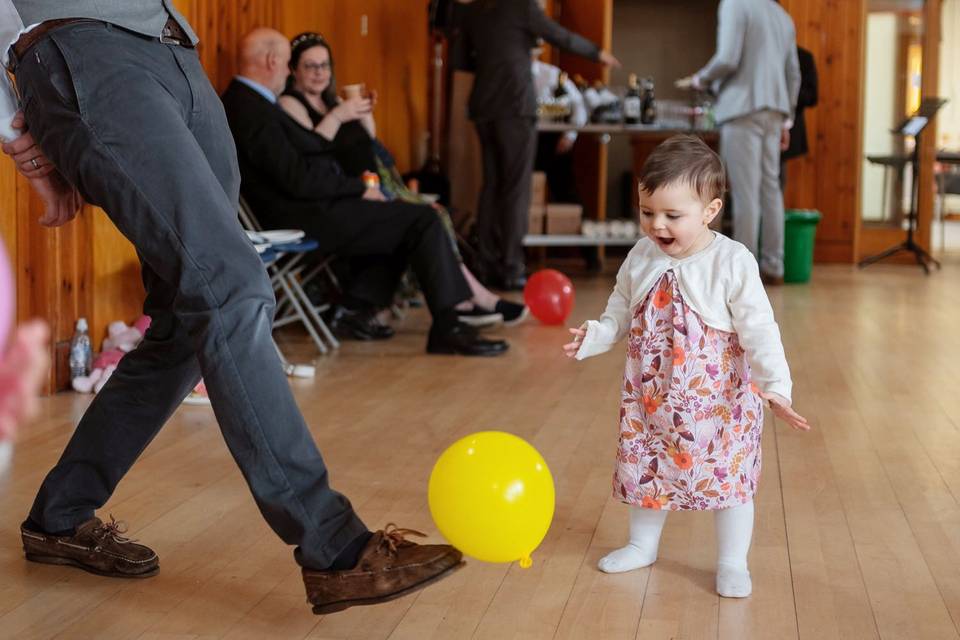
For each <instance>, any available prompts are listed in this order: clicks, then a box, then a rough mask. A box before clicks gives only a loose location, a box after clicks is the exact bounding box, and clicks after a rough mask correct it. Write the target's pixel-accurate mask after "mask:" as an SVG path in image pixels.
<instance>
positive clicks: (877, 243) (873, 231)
mask: <svg viewBox="0 0 960 640" xmlns="http://www.w3.org/2000/svg"><path fill="white" fill-rule="evenodd" d="M941 7H942V0H924V4H923V67H922V73H921V80H920V94H921V96H922V97H924V98H926V97H931V96H936V95H937V93H938V91H939V77H940V30H941ZM863 20H864V22H863V24H864V27H863V30H864V35H865V37H864V44H866V20H867V11H866V7H864V15H863ZM863 58H864V60H863V66H864V68H865V67H866V55H864V56H863ZM860 77H861V82H862V79H863V70H861V76H860ZM862 117H863V116H862V115H861V119H862ZM936 145H937V121H936V120H934V122H933V123H932V124H931V125H930V127H929V128H928V129H927V130H926V131H924V133H923V136H921V138H920V170H919V172H918V173H919V179H918V181H917V185H918V186H917V189H918V206H917V230H916V241H917V244H918V245H920V246H921V247H923V248H924V249H926V250H927V251H930V238H931V231H932V223H933V208H934V204H935V201H936V182H935V180H934V173H933V171H934V163H935V160H936V155H937V146H936ZM859 146H860V156H861V157H863V135H862V134H861V136H860V140H859ZM862 207H863V202H862V198H860V197H858V198H857V226H858V228H859V233H858V234H857V241H856V255H857V259H858V260H860V259H863V258H865V257H867V256H870V255H874V254H876V253H879V252H880V251H883V250H884V249H887V248H889V247H891V246H893V245H895V244H897V243H898V242H902V241H903V240H904V239H905V233H906V232H905V231H903V230H901V229H899V228H897V227H888V226H877V225H871V224H866V223H864V221H863V211H862ZM889 262H895V263H902V264H912V263H914V262H915V259H914V257H913V256H912V255H910V254H906V253H903V254H899V255H897V256H895V257H893V258H890V259H889Z"/></svg>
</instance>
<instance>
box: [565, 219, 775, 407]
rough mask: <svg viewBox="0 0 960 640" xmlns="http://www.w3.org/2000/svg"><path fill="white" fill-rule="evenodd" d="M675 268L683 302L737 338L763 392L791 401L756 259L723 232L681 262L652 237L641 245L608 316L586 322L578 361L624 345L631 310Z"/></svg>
mask: <svg viewBox="0 0 960 640" xmlns="http://www.w3.org/2000/svg"><path fill="white" fill-rule="evenodd" d="M671 269H672V270H673V272H674V274H675V275H676V278H677V284H678V285H679V287H680V294H681V295H682V296H683V300H684V302H685V303H686V304H687V306H689V307H690V309H692V310H693V311H694V312H696V313H697V314H698V315H699V316H700V318H701V320H703V322H704V323H705V324H706V325H708V326H710V327H713V328H714V329H718V330H720V331H728V332H732V333H736V334H737V336H738V338H739V340H740V345H741V346H742V347H743V349H744V351H745V352H746V355H747V362H749V364H750V368H751V370H752V375H753V377H752V380H753V382H754V383H755V384H756V385H757V386H758V387H759V388H760V389H761V390H762V391H765V392H768V393H777V394H780V395H781V396H783V397H784V398H787V399H788V400H790V399H791V391H792V388H793V383H792V381H791V380H790V368H789V367H788V366H787V360H786V357H785V356H784V353H783V343H782V342H781V341H780V329H779V328H778V327H777V323H776V321H775V320H774V318H773V309H772V308H771V307H770V301H769V300H768V299H767V294H766V292H765V291H764V289H763V283H762V282H761V281H760V271H759V269H758V267H757V261H756V259H755V258H754V257H753V255H752V254H751V253H750V251H749V250H747V248H746V247H745V246H743V245H742V244H740V243H739V242H735V241H733V240H731V239H729V238H727V237H726V236H723V235H720V234H714V239H713V241H711V243H710V244H709V245H708V246H707V247H706V248H705V249H703V250H701V251H699V252H697V253H695V254H694V255H692V256H688V257H686V258H682V259H680V260H674V259H673V258H671V257H670V256H668V255H667V254H665V253H664V252H663V251H661V250H660V249H659V248H658V247H657V246H656V245H655V244H654V243H653V241H652V240H650V239H649V238H643V239H642V240H640V241H639V242H637V244H636V245H635V246H634V247H633V249H631V250H630V253H629V254H628V255H627V258H626V260H624V262H623V265H622V266H621V267H620V271H619V273H617V283H616V285H615V286H614V288H613V293H612V294H611V295H610V299H609V300H608V301H607V308H606V310H605V311H604V312H603V315H602V316H600V319H599V320H589V321H587V323H586V329H587V335H586V336H585V337H584V339H583V343H582V344H581V345H580V349H579V351H577V360H583V359H584V358H589V357H590V356H595V355H598V354H601V353H605V352H606V351H609V350H610V348H611V347H613V345H614V344H616V343H617V342H619V341H620V340H621V339H622V338H623V337H624V336H625V335H626V334H627V332H628V331H629V330H630V322H631V319H632V317H633V311H632V310H633V309H634V308H635V306H636V305H638V304H640V303H641V302H643V299H644V298H645V297H646V295H647V293H649V291H650V289H651V288H652V287H653V285H655V284H656V283H657V281H658V280H659V279H660V277H661V276H663V274H664V273H666V272H667V271H669V270H671Z"/></svg>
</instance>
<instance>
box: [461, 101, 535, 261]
mask: <svg viewBox="0 0 960 640" xmlns="http://www.w3.org/2000/svg"><path fill="white" fill-rule="evenodd" d="M474 124H475V125H476V127H477V135H478V136H479V138H480V147H481V151H482V154H483V186H482V187H481V189H480V201H479V203H478V204H477V236H478V238H479V242H480V247H479V249H480V259H481V262H482V270H485V271H487V272H488V273H489V274H492V275H499V276H503V277H508V278H512V277H517V276H521V275H523V274H524V272H525V269H526V267H525V265H524V258H523V237H524V236H525V235H526V234H527V229H528V228H529V225H530V214H529V210H530V178H531V174H532V173H533V159H534V154H535V153H536V149H537V128H536V122H535V120H533V119H532V118H506V119H501V120H478V121H476V122H475V123H474Z"/></svg>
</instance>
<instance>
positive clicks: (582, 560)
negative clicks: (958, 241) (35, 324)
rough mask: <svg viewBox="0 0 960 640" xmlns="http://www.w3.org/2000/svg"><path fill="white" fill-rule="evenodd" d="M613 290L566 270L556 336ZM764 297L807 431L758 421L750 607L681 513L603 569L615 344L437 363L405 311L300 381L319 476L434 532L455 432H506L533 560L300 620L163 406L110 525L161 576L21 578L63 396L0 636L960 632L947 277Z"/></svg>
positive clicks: (324, 638) (843, 276)
mask: <svg viewBox="0 0 960 640" xmlns="http://www.w3.org/2000/svg"><path fill="white" fill-rule="evenodd" d="M611 283H612V277H611V276H609V275H608V276H601V277H593V278H581V279H578V280H577V281H576V286H577V307H576V309H575V311H574V316H573V318H572V319H571V322H579V321H580V320H582V319H584V318H587V317H595V316H596V315H597V314H598V313H599V311H600V310H601V309H602V306H603V303H604V301H605V300H606V296H607V294H608V291H609V287H610V286H611ZM771 300H772V302H773V304H774V307H775V310H776V312H777V316H778V320H779V322H780V326H781V330H782V332H783V335H784V342H785V345H786V348H787V353H788V357H789V359H790V363H791V367H792V369H793V375H794V382H795V402H796V405H797V407H798V408H799V409H800V411H801V412H802V413H804V414H805V415H806V416H807V417H808V418H810V419H811V422H812V424H813V427H814V429H813V431H811V432H810V433H808V434H801V433H795V432H792V431H790V430H789V429H788V428H786V427H785V426H784V425H782V424H775V423H774V421H772V420H771V419H770V418H768V420H767V424H766V428H765V433H764V440H763V446H764V452H765V455H764V470H763V476H762V479H761V483H760V491H759V495H758V497H757V521H756V530H755V534H754V543H753V548H752V551H751V556H750V560H751V570H752V573H753V578H754V595H753V596H752V597H751V598H749V599H747V600H740V601H737V600H725V599H720V598H718V597H717V596H716V595H715V593H714V591H713V579H714V576H713V563H714V554H715V543H714V539H713V536H714V531H713V519H712V515H711V514H709V513H700V514H673V515H671V516H670V518H668V521H667V526H666V530H665V532H664V536H663V541H662V544H661V550H660V559H659V560H658V562H657V563H656V564H655V565H654V566H653V567H651V568H648V569H643V570H640V571H635V572H632V573H627V574H621V575H616V576H608V575H605V574H602V573H600V572H598V571H597V570H596V568H595V566H596V562H597V560H598V559H599V558H600V557H601V556H602V555H603V554H605V553H606V552H608V551H609V550H611V549H612V548H614V547H616V546H619V545H621V544H622V543H623V542H624V539H625V528H626V508H625V507H624V506H623V505H621V504H620V503H618V502H617V501H615V500H614V499H612V498H611V497H610V475H611V471H612V464H613V452H614V449H615V445H616V433H617V431H616V425H615V420H616V415H617V409H618V405H617V399H618V388H619V382H620V376H621V372H622V367H623V352H622V350H616V351H614V352H612V353H609V354H607V355H604V356H601V357H598V358H594V359H591V360H588V361H586V362H583V363H574V362H570V361H567V360H565V359H564V358H563V356H562V354H561V352H560V345H561V344H562V342H563V341H564V338H565V329H563V328H548V327H542V326H539V325H538V324H537V323H535V322H530V323H528V324H526V325H524V326H521V327H518V328H515V329H507V330H503V331H501V332H500V333H501V334H502V335H504V336H506V337H508V338H509V339H510V340H511V343H512V349H511V351H510V353H509V355H508V356H506V357H503V358H497V359H490V360H480V361H476V360H470V359H464V358H448V357H430V356H426V355H425V354H424V353H423V342H424V339H425V336H424V331H425V327H426V322H427V320H426V316H425V314H424V312H423V311H419V310H418V311H413V312H411V313H410V315H409V316H408V317H407V318H406V319H404V320H403V321H402V322H401V323H400V325H399V333H398V336H397V338H395V339H394V340H392V341H390V342H388V343H383V344H357V343H348V344H346V345H345V346H344V347H343V349H341V351H340V352H339V353H338V354H336V355H334V356H332V357H327V358H321V359H319V360H318V361H317V365H318V375H317V377H316V379H314V380H294V381H291V384H292V385H293V388H294V390H295V393H296V396H297V398H298V400H299V402H300V404H301V406H302V408H303V411H304V413H305V415H306V416H307V419H308V422H309V423H310V424H311V425H312V429H313V433H314V436H315V437H316V439H317V441H318V443H319V445H320V448H321V450H322V451H323V453H324V456H325V458H326V460H327V462H328V464H329V466H330V468H331V473H332V481H333V484H334V486H335V487H336V488H338V489H339V490H341V491H343V492H344V493H346V494H347V495H348V496H349V497H350V498H351V500H352V501H353V503H354V505H355V507H356V509H357V510H358V512H359V513H360V515H361V517H362V518H363V519H364V520H365V521H366V522H367V523H368V524H369V525H370V526H372V527H380V526H383V525H384V524H386V523H387V522H397V523H400V524H401V526H405V527H412V528H415V529H421V530H424V531H427V532H429V533H430V534H431V539H432V540H435V541H439V540H440V538H439V536H438V535H437V533H436V529H435V528H434V526H433V524H432V522H431V520H430V516H429V512H428V509H427V501H426V485H427V478H428V476H429V473H430V469H431V466H432V463H433V461H434V460H435V459H436V457H437V456H438V455H439V454H440V452H441V451H442V450H443V449H444V448H445V447H446V446H447V445H448V444H449V443H451V442H453V441H454V440H455V439H457V438H458V437H460V436H463V435H465V434H468V433H471V432H473V431H478V430H482V429H504V430H508V431H512V432H514V433H516V434H518V435H520V436H522V437H524V438H526V439H527V440H529V441H530V442H531V443H532V444H533V445H534V446H536V447H537V448H538V449H539V450H540V452H541V453H542V454H543V455H544V457H545V458H546V460H547V462H548V464H549V465H550V467H551V469H552V471H553V474H554V477H555V480H556V483H557V510H556V517H555V520H554V523H553V527H552V529H551V531H550V533H549V535H548V536H547V539H546V540H545V541H544V543H543V545H542V547H541V548H540V549H539V550H538V551H537V552H536V553H535V555H534V566H533V567H532V568H531V569H528V570H522V569H520V568H519V567H518V566H516V565H489V564H483V563H480V562H476V561H472V562H470V563H469V564H468V566H467V567H466V568H465V569H464V570H462V571H460V572H458V573H457V574H455V575H454V576H453V577H451V578H449V579H447V580H445V581H442V582H440V583H438V584H437V585H435V586H433V587H431V588H429V589H426V590H424V591H422V592H420V593H418V594H416V595H412V596H408V597H406V598H403V599H400V600H397V601H394V602H392V603H388V604H384V605H380V606H377V607H366V608H359V609H352V610H349V611H346V612H343V613H339V614H335V615H329V616H325V617H317V616H314V615H312V614H311V613H310V610H309V608H308V607H307V606H306V605H305V603H304V594H303V585H302V583H301V582H300V578H299V571H298V568H297V567H296V566H295V565H294V563H293V561H292V559H291V555H290V551H289V549H288V548H286V547H285V546H284V545H283V544H282V543H281V542H280V540H278V539H277V538H276V537H275V536H274V535H273V534H272V532H271V531H270V530H269V529H268V528H267V526H266V525H265V524H264V522H263V521H262V519H261V518H260V516H259V513H258V512H257V510H256V508H255V506H254V504H253V501H252V500H251V499H250V497H249V495H248V493H247V489H246V486H245V484H244V482H243V480H242V478H241V476H240V474H239V472H238V471H237V469H236V467H235V466H234V464H233V462H232V459H231V458H230V456H229V454H228V453H227V450H226V447H225V446H224V445H223V442H222V440H221V437H220V433H219V430H218V428H217V425H216V423H215V422H214V420H213V418H212V412H211V411H210V410H209V408H205V407H183V408H181V409H180V410H178V411H177V413H176V414H175V416H174V418H173V419H172V420H171V421H170V424H169V425H167V427H166V428H165V429H164V431H163V432H162V433H161V434H160V436H159V437H158V438H157V439H156V441H155V442H154V443H153V444H152V445H151V446H150V447H149V448H148V449H147V451H146V452H145V453H144V455H143V458H142V459H141V460H140V461H139V462H138V464H137V465H136V466H135V467H134V469H133V470H132V471H131V473H130V474H129V476H128V477H127V478H126V479H125V480H124V481H123V482H122V483H121V485H120V487H119V489H118V490H117V493H116V495H115V496H114V497H113V498H112V499H111V501H110V503H109V504H108V505H107V506H106V507H105V508H104V509H103V511H102V515H104V516H105V515H106V514H110V513H112V514H114V515H116V516H117V517H118V518H121V519H124V520H127V521H128V522H129V523H130V524H131V527H132V535H134V536H135V537H136V538H139V539H140V540H142V541H144V542H146V543H148V544H150V545H151V546H153V547H154V548H155V549H156V550H157V551H158V553H159V554H160V556H161V559H162V571H161V573H160V574H159V576H157V577H156V578H152V579H149V580H143V581H123V580H115V579H107V578H100V577H96V576H93V575H88V574H86V573H83V572H80V571H76V570H71V569H67V568H59V567H52V566H43V565H35V564H30V563H27V562H25V561H24V560H23V558H22V554H21V549H20V544H19V536H18V525H19V523H20V521H21V519H22V517H23V515H24V514H25V513H26V511H27V510H28V508H29V505H30V502H31V500H32V499H33V495H34V492H35V491H36V489H37V486H38V485H39V482H40V480H41V479H42V477H43V475H44V474H45V473H46V471H47V470H48V468H49V467H50V465H51V464H53V463H54V462H55V460H56V459H57V457H58V456H59V454H60V451H61V450H62V447H63V446H64V444H65V443H66V441H67V439H68V438H69V436H70V433H71V430H72V428H73V425H74V424H75V423H76V421H77V419H78V418H79V416H80V415H81V413H82V411H83V409H84V407H85V405H86V402H87V399H86V398H84V397H82V396H77V395H74V394H62V395H59V396H56V397H53V398H50V399H47V400H44V402H43V415H42V417H41V419H39V420H38V421H37V422H35V423H34V424H32V425H29V426H28V427H26V428H25V429H24V430H23V433H22V437H21V440H20V442H19V444H18V447H17V449H16V455H15V458H14V463H13V466H12V468H11V469H10V470H9V471H8V472H7V473H6V474H5V475H3V476H0V510H2V513H4V514H5V517H4V518H3V519H2V521H0V576H2V581H0V638H17V639H21V638H58V639H67V638H95V639H97V640H105V639H112V638H131V639H134V638H139V639H141V640H175V639H176V640H201V639H203V640H206V639H213V638H251V639H260V638H284V639H286V638H290V639H302V638H309V639H312V640H333V639H347V638H358V639H364V640H366V639H380V638H384V639H386V638H391V639H416V640H425V639H438V640H446V639H451V638H453V639H457V638H481V639H493V640H507V639H512V638H517V639H524V640H526V639H531V640H532V639H535V638H563V639H570V640H575V639H581V638H588V639H594V638H598V639H599V638H602V639H605V640H606V639H610V640H618V639H634V638H637V639H647V638H649V639H654V638H664V639H667V638H676V639H679V638H683V639H701V638H704V639H705V638H711V639H712V638H724V639H727V638H729V639H744V638H757V639H767V638H776V639H778V640H781V639H789V638H803V639H809V640H822V639H832V638H850V639H860V638H864V639H867V638H884V639H887V638H891V639H892V638H904V639H910V640H914V639H924V640H926V639H930V640H941V639H948V638H958V637H960V633H958V627H960V504H958V497H960V386H958V385H960V339H958V335H960V261H958V260H956V259H954V260H952V261H948V263H947V264H946V265H945V267H944V270H943V271H942V272H941V273H938V274H935V275H932V276H930V277H924V276H923V274H922V272H921V271H920V270H919V269H913V268H909V267H891V266H884V265H879V266H874V267H871V268H869V269H867V270H864V271H857V270H856V269H852V268H849V267H841V266H829V267H828V266H824V267H818V268H817V269H816V270H815V274H814V281H813V283H812V284H811V285H809V286H787V287H783V288H779V289H775V290H773V291H772V292H771ZM281 342H282V346H283V348H284V350H285V351H286V352H287V353H288V354H290V356H291V359H293V360H299V361H303V360H306V359H309V358H311V357H312V356H311V352H310V349H309V345H308V344H307V342H306V341H305V339H304V337H303V336H302V335H300V334H298V333H297V332H296V331H294V330H290V331H289V332H287V333H284V334H283V335H282V336H281Z"/></svg>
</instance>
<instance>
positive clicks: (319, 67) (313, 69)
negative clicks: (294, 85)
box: [300, 62, 330, 73]
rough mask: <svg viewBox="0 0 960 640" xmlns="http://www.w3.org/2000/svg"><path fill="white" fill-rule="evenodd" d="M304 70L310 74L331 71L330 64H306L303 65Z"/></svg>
mask: <svg viewBox="0 0 960 640" xmlns="http://www.w3.org/2000/svg"><path fill="white" fill-rule="evenodd" d="M300 66H302V67H303V70H304V71H306V72H308V73H320V72H321V71H330V63H329V62H320V63H317V62H304V63H303V64H302V65H300Z"/></svg>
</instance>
